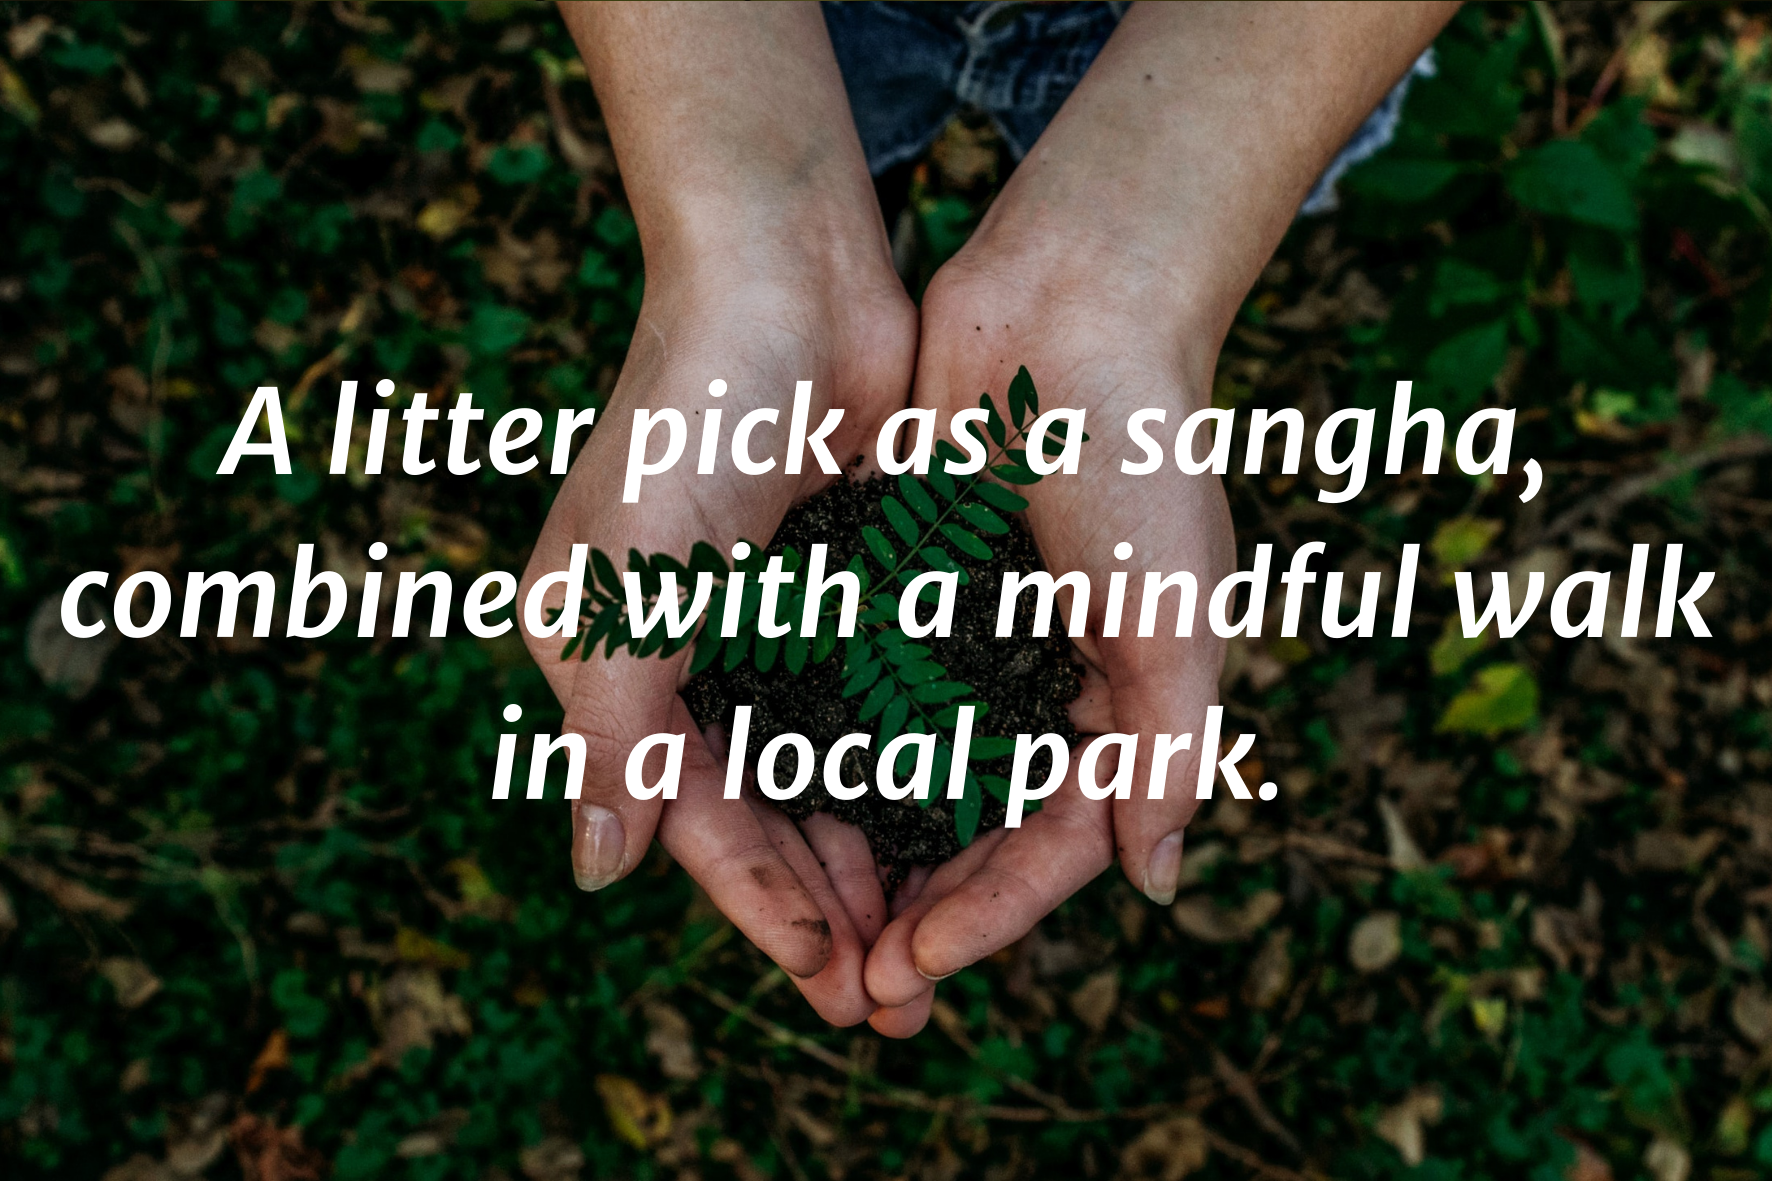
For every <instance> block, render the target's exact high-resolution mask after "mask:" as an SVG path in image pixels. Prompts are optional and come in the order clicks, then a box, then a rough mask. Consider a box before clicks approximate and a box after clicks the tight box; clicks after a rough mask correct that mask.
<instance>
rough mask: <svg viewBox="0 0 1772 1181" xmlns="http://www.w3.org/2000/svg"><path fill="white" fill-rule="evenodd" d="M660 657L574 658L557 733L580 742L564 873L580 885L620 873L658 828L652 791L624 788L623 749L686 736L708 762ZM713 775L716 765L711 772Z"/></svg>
mask: <svg viewBox="0 0 1772 1181" xmlns="http://www.w3.org/2000/svg"><path fill="white" fill-rule="evenodd" d="M674 675H675V674H674V672H673V671H672V670H671V669H670V668H669V667H668V666H666V665H665V664H664V662H662V661H657V660H649V661H646V662H644V663H642V662H640V661H636V660H634V659H632V658H631V657H628V656H626V655H620V656H617V657H616V658H615V659H614V660H604V659H602V658H601V656H600V655H599V656H595V657H593V658H592V659H590V660H588V661H584V662H582V663H580V664H579V667H578V669H577V671H576V672H575V673H574V674H573V676H572V681H571V696H570V697H568V698H567V700H566V719H565V722H564V723H563V725H562V727H561V731H562V733H563V734H567V735H577V736H578V738H579V739H580V740H581V741H582V742H583V743H584V748H585V760H584V777H583V780H582V782H581V783H580V786H579V797H578V798H577V799H576V800H574V801H573V811H572V877H573V880H574V881H575V882H577V883H578V888H579V889H581V890H601V889H603V888H604V887H605V886H607V885H609V884H610V883H612V882H616V881H620V880H621V879H622V878H623V877H626V876H627V874H628V873H629V872H631V871H632V870H633V868H634V867H635V866H637V865H639V864H640V862H641V860H643V859H644V858H645V856H646V850H647V849H648V848H649V847H650V846H651V844H652V837H653V834H654V832H655V831H656V830H657V828H658V819H659V813H660V810H661V809H662V808H663V805H664V801H663V800H662V799H660V798H657V797H655V798H653V799H649V800H637V799H635V798H634V797H633V796H632V795H631V794H629V792H628V790H627V763H628V755H629V754H630V752H632V750H633V749H634V747H635V746H637V745H638V744H639V743H640V742H641V741H642V740H643V739H644V738H645V737H646V736H647V735H649V734H658V733H664V732H671V733H677V734H684V735H688V736H690V737H689V738H687V739H686V741H685V757H686V758H687V757H688V755H689V751H690V750H691V749H693V750H694V751H696V752H698V753H699V754H700V755H701V757H702V758H703V759H705V760H706V761H707V764H708V766H710V767H712V766H713V760H712V758H711V757H710V756H708V754H707V746H706V744H705V743H703V742H702V741H701V739H700V736H699V731H697V729H696V727H695V723H694V721H693V720H692V719H691V718H690V717H689V711H688V710H687V709H686V708H684V706H683V702H682V700H681V699H680V698H678V697H677V695H676V694H675V693H674V692H673V691H672V689H671V678H672V677H673V676H674ZM715 774H718V771H716V772H715Z"/></svg>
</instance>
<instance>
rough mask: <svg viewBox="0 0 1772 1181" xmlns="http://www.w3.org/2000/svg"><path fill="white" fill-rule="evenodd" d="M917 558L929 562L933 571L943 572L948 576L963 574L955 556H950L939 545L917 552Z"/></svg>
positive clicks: (926, 547) (927, 546)
mask: <svg viewBox="0 0 1772 1181" xmlns="http://www.w3.org/2000/svg"><path fill="white" fill-rule="evenodd" d="M917 556H918V557H920V558H922V559H923V560H924V561H925V562H928V563H929V565H930V566H931V567H932V568H933V569H936V570H941V571H943V572H945V573H948V574H959V573H961V570H960V564H959V563H958V562H956V561H954V559H953V555H951V554H949V553H948V552H947V551H946V550H944V549H942V548H941V547H940V546H938V545H926V546H924V547H923V548H922V549H920V550H918V551H917Z"/></svg>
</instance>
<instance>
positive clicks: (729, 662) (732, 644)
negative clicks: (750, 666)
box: [720, 631, 754, 672]
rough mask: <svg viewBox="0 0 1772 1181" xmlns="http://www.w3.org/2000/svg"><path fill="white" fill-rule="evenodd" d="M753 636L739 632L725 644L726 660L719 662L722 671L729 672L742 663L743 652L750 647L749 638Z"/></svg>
mask: <svg viewBox="0 0 1772 1181" xmlns="http://www.w3.org/2000/svg"><path fill="white" fill-rule="evenodd" d="M753 634H754V633H752V632H748V631H740V632H739V633H738V634H737V635H736V636H733V637H731V638H730V639H728V640H727V641H726V642H725V646H726V659H725V660H724V661H723V662H721V665H720V667H721V669H722V671H724V672H731V671H732V670H733V669H735V668H737V667H738V666H739V665H741V664H743V663H744V658H745V651H746V649H748V648H749V647H750V646H751V636H752V635H753Z"/></svg>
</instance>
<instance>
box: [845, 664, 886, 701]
mask: <svg viewBox="0 0 1772 1181" xmlns="http://www.w3.org/2000/svg"><path fill="white" fill-rule="evenodd" d="M879 679H880V664H879V662H878V661H872V660H870V661H869V662H868V663H866V664H864V665H861V666H860V667H858V668H856V669H855V670H854V671H853V672H851V673H850V674H849V681H848V683H847V684H845V685H844V686H843V696H845V697H854V696H855V695H856V694H857V693H860V692H861V691H862V690H863V689H866V688H868V687H869V686H871V685H872V684H873V683H874V682H875V681H878V680H879Z"/></svg>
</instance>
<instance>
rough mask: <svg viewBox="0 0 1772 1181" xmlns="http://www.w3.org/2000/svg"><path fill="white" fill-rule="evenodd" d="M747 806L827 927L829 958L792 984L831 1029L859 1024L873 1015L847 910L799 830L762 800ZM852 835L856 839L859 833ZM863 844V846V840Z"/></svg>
mask: <svg viewBox="0 0 1772 1181" xmlns="http://www.w3.org/2000/svg"><path fill="white" fill-rule="evenodd" d="M746 802H747V803H748V804H749V805H750V809H749V810H750V812H751V813H752V815H754V816H755V817H756V818H757V822H758V823H759V824H760V825H761V826H762V829H763V831H764V832H765V833H767V834H768V836H769V838H770V839H771V840H772V841H774V842H775V851H776V852H777V853H779V854H780V855H781V857H782V859H783V860H784V861H786V862H787V863H788V867H789V868H790V869H792V870H793V871H794V873H795V875H796V876H798V877H799V879H800V884H801V885H802V886H804V887H805V888H806V892H807V893H808V894H810V895H811V896H812V901H813V902H814V903H816V904H817V906H818V908H819V910H820V911H821V912H822V913H823V914H824V917H825V921H826V922H827V923H829V924H830V931H831V955H830V959H828V960H827V961H825V965H824V967H823V968H821V969H820V970H819V971H818V973H817V974H816V975H813V976H808V977H805V978H803V979H796V980H795V981H794V984H795V985H796V986H797V987H798V988H799V989H800V994H801V995H802V996H804V997H805V998H806V1000H807V1002H808V1003H809V1004H811V1005H812V1008H813V1010H814V1011H815V1012H817V1014H818V1015H819V1016H820V1017H823V1018H824V1019H825V1020H826V1021H828V1022H830V1023H831V1024H832V1025H837V1026H847V1025H857V1024H860V1023H861V1022H863V1021H865V1020H867V1019H868V1018H869V1017H870V1016H871V1015H872V1014H873V1012H874V1008H875V1005H874V1002H873V1000H872V999H871V998H870V997H869V996H868V993H867V989H866V988H865V987H864V986H863V984H862V965H863V963H864V961H865V959H866V956H867V947H866V945H865V944H864V943H863V942H862V940H861V938H860V937H859V935H858V934H857V932H856V928H855V924H854V923H853V922H851V921H850V917H849V913H848V911H847V910H846V909H845V907H844V905H843V902H842V900H841V899H840V898H839V897H838V896H837V892H836V890H835V888H834V887H833V885H832V883H831V880H830V878H829V876H828V875H827V874H826V872H825V868H824V866H823V865H822V864H821V863H820V860H821V859H820V858H819V857H818V856H817V855H816V854H815V853H814V852H813V850H812V848H811V847H810V846H809V845H808V844H807V843H806V841H805V839H804V838H803V837H802V836H801V833H800V829H799V828H798V827H797V826H796V825H795V824H794V822H793V821H792V820H790V819H789V818H788V817H787V816H785V815H784V814H783V813H782V812H781V811H780V810H779V809H777V808H774V807H772V806H770V805H769V804H767V803H765V802H763V801H762V800H756V799H750V800H747V801H746ZM728 806H731V805H730V803H729V804H728ZM856 835H857V836H860V833H859V832H858V833H857V834H856ZM863 845H864V846H865V845H866V840H865V839H864V840H863ZM869 876H872V875H871V874H870V875H869Z"/></svg>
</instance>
